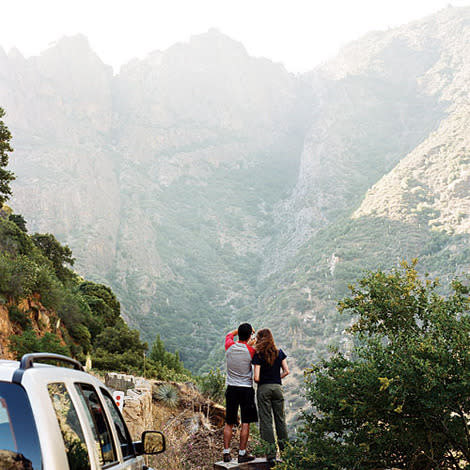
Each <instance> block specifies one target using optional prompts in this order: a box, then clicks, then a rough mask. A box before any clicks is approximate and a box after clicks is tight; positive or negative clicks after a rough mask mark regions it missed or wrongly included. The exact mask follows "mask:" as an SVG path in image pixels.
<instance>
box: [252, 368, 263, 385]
mask: <svg viewBox="0 0 470 470" xmlns="http://www.w3.org/2000/svg"><path fill="white" fill-rule="evenodd" d="M260 370H261V366H260V365H259V364H255V375H254V377H253V380H254V381H255V382H259V372H260Z"/></svg>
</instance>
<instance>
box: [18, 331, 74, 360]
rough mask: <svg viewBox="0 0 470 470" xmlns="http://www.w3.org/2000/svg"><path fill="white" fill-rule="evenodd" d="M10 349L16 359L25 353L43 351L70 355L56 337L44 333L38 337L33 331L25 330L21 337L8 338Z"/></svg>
mask: <svg viewBox="0 0 470 470" xmlns="http://www.w3.org/2000/svg"><path fill="white" fill-rule="evenodd" d="M10 349H11V350H12V351H13V352H14V353H15V355H16V358H17V359H21V357H22V356H23V355H24V354H27V353H32V352H44V351H47V352H52V353H57V354H64V355H67V356H68V355H70V350H69V349H68V347H67V346H63V345H62V344H61V342H60V339H59V338H58V337H57V336H56V335H54V334H52V333H46V334H45V335H44V336H43V337H38V336H37V335H36V333H35V332H34V331H33V330H26V331H24V332H23V334H22V335H12V336H10Z"/></svg>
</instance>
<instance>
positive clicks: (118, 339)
mask: <svg viewBox="0 0 470 470" xmlns="http://www.w3.org/2000/svg"><path fill="white" fill-rule="evenodd" d="M147 348H148V346H147V343H144V342H142V341H141V340H140V337H139V332H138V331H137V330H131V329H130V328H129V327H128V326H127V325H126V324H125V323H124V321H123V320H122V319H119V321H118V322H117V323H116V325H115V326H113V327H111V326H108V327H106V328H105V329H104V330H103V331H102V332H101V333H100V334H99V335H98V336H97V337H96V339H95V342H94V356H93V366H94V367H95V368H97V369H102V370H116V371H122V372H140V371H142V370H143V364H144V354H145V352H146V351H147Z"/></svg>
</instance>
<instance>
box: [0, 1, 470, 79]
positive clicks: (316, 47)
mask: <svg viewBox="0 0 470 470" xmlns="http://www.w3.org/2000/svg"><path fill="white" fill-rule="evenodd" d="M449 4H452V5H453V6H456V7H457V6H470V0H336V1H335V0H322V1H320V0H282V1H281V0H165V1H161V0H78V1H77V0H1V10H0V11H1V16H2V26H1V29H0V46H2V47H3V48H4V49H5V50H6V51H8V50H9V49H10V48H11V47H12V46H16V47H17V48H18V49H19V50H20V51H21V52H22V53H23V54H24V55H25V56H31V55H37V54H39V53H40V52H41V51H42V50H44V49H46V48H47V47H48V45H49V44H50V43H51V42H53V41H55V40H57V39H59V38H60V37H62V36H64V35H72V34H76V33H83V34H84V35H86V36H87V37H88V39H89V41H90V44H91V46H92V48H93V49H94V50H95V51H96V53H97V54H98V55H99V56H100V57H101V59H102V60H103V61H104V62H105V63H107V64H110V65H112V66H113V67H114V68H115V70H116V71H118V70H119V66H120V65H122V64H123V63H126V62H127V61H129V60H130V59H131V58H133V57H145V56H146V55H147V54H148V53H149V52H151V51H153V50H156V49H160V50H164V49H166V48H168V47H169V46H171V45H172V44H174V43H176V42H182V41H187V40H189V38H190V36H191V35H193V34H199V33H203V32H205V31H207V30H208V29H210V28H212V27H215V28H218V29H219V30H220V31H222V32H223V33H225V34H227V35H228V36H230V37H232V38H233V39H236V40H238V41H241V42H242V43H243V44H244V45H245V47H246V48H247V50H248V53H249V54H251V55H254V56H264V57H267V58H269V59H272V60H274V61H276V62H283V63H284V65H285V66H286V68H287V69H288V70H289V71H291V72H304V71H306V70H310V69H312V68H313V67H314V66H315V65H317V64H318V63H320V62H322V61H324V60H325V59H327V58H329V57H331V56H333V55H334V54H335V53H336V52H337V51H338V49H339V48H340V47H341V46H342V45H344V44H345V43H347V42H349V41H351V40H353V39H356V38H358V37H359V36H361V35H363V34H364V33H366V32H368V31H371V30H376V29H387V28H388V27H393V26H397V25H400V24H404V23H407V22H409V21H412V20H414V19H419V18H421V17H424V16H426V15H428V14H431V13H434V12H436V11H438V10H440V9H442V8H446V7H447V6H448V5H449Z"/></svg>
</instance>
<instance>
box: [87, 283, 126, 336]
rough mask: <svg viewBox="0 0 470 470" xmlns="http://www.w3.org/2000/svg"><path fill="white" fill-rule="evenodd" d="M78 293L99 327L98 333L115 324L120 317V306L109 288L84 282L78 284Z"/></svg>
mask: <svg viewBox="0 0 470 470" xmlns="http://www.w3.org/2000/svg"><path fill="white" fill-rule="evenodd" d="M78 291H79V292H80V294H81V295H82V297H83V298H84V299H85V300H86V302H87V303H88V305H89V307H90V309H91V312H92V314H93V316H94V317H95V319H96V320H97V321H98V323H99V324H100V325H101V327H100V331H101V330H102V329H103V328H104V327H106V326H114V325H115V324H116V321H117V320H118V319H119V318H120V315H121V305H120V303H119V301H118V300H117V298H116V296H115V295H114V292H113V291H112V290H111V289H110V288H109V287H107V286H105V285H103V284H96V283H94V282H91V281H84V282H82V283H81V284H80V286H79V288H78ZM92 333H93V332H92Z"/></svg>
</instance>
